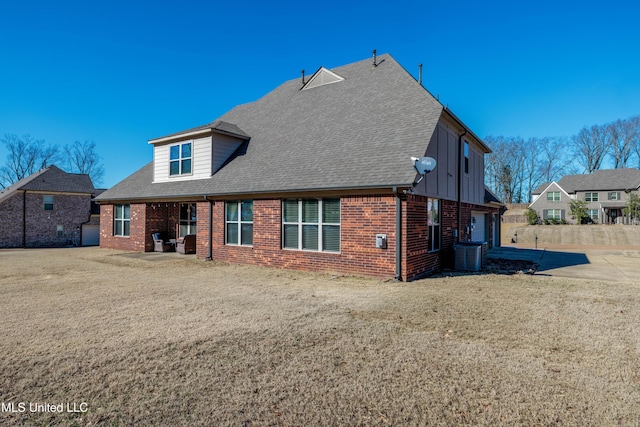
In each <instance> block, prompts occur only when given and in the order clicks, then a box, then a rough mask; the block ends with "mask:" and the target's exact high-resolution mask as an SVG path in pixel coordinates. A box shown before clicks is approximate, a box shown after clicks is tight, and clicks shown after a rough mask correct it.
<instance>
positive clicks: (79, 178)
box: [0, 166, 95, 201]
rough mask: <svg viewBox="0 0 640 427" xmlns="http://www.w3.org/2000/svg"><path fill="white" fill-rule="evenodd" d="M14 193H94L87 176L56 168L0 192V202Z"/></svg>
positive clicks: (32, 175) (39, 173)
mask: <svg viewBox="0 0 640 427" xmlns="http://www.w3.org/2000/svg"><path fill="white" fill-rule="evenodd" d="M16 191H50V192H52V193H87V194H94V193H95V189H94V187H93V183H92V182H91V178H90V177H89V175H86V174H76V173H68V172H65V171H63V170H62V169H60V168H58V167H56V166H49V167H48V168H45V169H42V170H40V171H38V172H35V173H33V174H31V175H29V176H28V177H26V178H23V179H21V180H20V181H18V182H16V183H15V184H12V185H10V186H9V187H7V188H5V189H4V190H2V191H0V201H2V200H4V199H6V198H8V197H10V196H11V195H12V194H13V193H15V192H16Z"/></svg>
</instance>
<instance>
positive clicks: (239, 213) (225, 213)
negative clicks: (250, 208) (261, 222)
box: [224, 200, 253, 248]
mask: <svg viewBox="0 0 640 427" xmlns="http://www.w3.org/2000/svg"><path fill="white" fill-rule="evenodd" d="M244 202H251V204H253V200H237V201H231V202H225V204H224V244H225V245H229V246H245V247H249V248H250V247H253V243H252V244H250V245H247V244H243V243H242V224H251V225H252V227H251V241H252V242H253V220H252V221H243V220H242V203H244ZM230 204H234V205H237V206H238V220H237V221H230V220H228V219H227V208H228V206H229V205H230ZM227 224H236V225H237V226H238V243H229V240H228V239H229V236H228V235H227Z"/></svg>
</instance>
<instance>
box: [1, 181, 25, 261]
mask: <svg viewBox="0 0 640 427" xmlns="http://www.w3.org/2000/svg"><path fill="white" fill-rule="evenodd" d="M22 197H23V193H16V194H14V195H13V196H11V197H9V198H8V199H6V200H4V201H3V202H2V203H0V248H19V247H22V245H23V242H22V230H23V228H22V203H23V201H22Z"/></svg>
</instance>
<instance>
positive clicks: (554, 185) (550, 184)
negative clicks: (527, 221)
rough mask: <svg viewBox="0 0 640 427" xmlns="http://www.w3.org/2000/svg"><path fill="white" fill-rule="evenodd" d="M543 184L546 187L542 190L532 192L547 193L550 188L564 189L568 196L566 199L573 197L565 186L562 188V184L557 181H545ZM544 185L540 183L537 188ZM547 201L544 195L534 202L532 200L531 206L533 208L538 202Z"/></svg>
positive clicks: (553, 189) (554, 189)
mask: <svg viewBox="0 0 640 427" xmlns="http://www.w3.org/2000/svg"><path fill="white" fill-rule="evenodd" d="M542 185H544V186H545V187H544V188H543V189H542V190H540V192H539V193H532V194H543V193H546V192H547V191H549V190H551V191H562V192H563V193H564V194H565V195H566V198H565V199H564V200H569V199H571V196H570V195H569V193H568V192H567V191H566V190H565V189H564V188H562V187H561V186H560V185H558V183H557V182H555V181H552V182H545V183H544V184H542ZM542 185H540V186H539V187H538V188H536V190H538V189H539V188H542ZM545 202H546V199H545V198H544V197H538V198H537V199H535V200H534V201H533V202H531V204H530V205H529V207H531V208H532V207H533V206H534V205H536V204H539V203H545Z"/></svg>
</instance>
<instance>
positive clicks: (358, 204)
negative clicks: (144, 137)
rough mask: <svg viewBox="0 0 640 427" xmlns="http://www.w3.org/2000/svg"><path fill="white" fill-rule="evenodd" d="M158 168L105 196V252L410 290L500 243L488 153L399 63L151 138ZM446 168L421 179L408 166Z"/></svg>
mask: <svg viewBox="0 0 640 427" xmlns="http://www.w3.org/2000/svg"><path fill="white" fill-rule="evenodd" d="M149 144H151V145H152V146H153V150H154V155H153V157H154V159H153V161H152V162H151V163H149V164H148V165H146V166H144V167H143V168H142V169H140V170H138V171H137V172H135V173H133V174H132V175H131V176H129V177H128V178H126V179H125V180H123V181H122V182H120V183H118V184H117V185H115V186H114V187H113V188H111V189H109V190H107V191H106V192H105V193H103V194H102V195H101V196H99V197H98V200H99V202H100V205H101V221H100V224H101V236H100V242H101V243H100V244H101V246H102V247H105V248H114V249H122V250H133V251H152V250H153V249H154V243H153V240H152V237H151V236H152V234H153V233H156V232H160V233H162V234H164V235H165V236H166V238H168V239H172V238H180V237H182V236H184V235H186V234H195V235H196V246H197V250H196V253H197V257H199V258H201V259H214V260H224V261H229V262H239V263H249V264H257V265H267V266H276V267H282V268H295V269H304V270H315V271H334V272H339V273H347V274H361V275H371V276H377V277H383V278H396V279H399V280H411V279H414V278H416V277H420V276H424V275H427V274H431V273H433V272H436V271H438V270H440V269H441V268H443V267H452V266H453V260H454V253H453V251H454V249H453V248H454V244H455V243H456V242H457V241H459V240H469V239H473V240H482V241H487V242H489V245H490V246H492V245H494V244H496V245H497V244H498V242H499V239H496V237H495V236H496V235H499V234H497V233H496V232H497V230H498V227H499V224H500V221H499V215H500V213H499V208H500V206H501V205H500V203H499V202H498V201H497V200H495V199H493V198H490V197H489V198H486V196H487V193H486V191H485V187H484V155H485V154H486V153H489V152H490V150H489V148H488V147H487V146H486V145H485V144H484V143H483V142H482V141H481V140H480V138H478V137H477V136H476V135H475V134H474V133H473V132H472V131H471V130H470V129H469V128H468V127H467V126H465V125H464V123H463V122H462V121H461V120H460V119H459V118H457V117H456V116H455V115H454V114H453V113H452V112H451V111H450V110H449V109H448V108H446V107H444V106H443V105H442V104H440V102H439V101H438V100H436V99H435V98H434V97H433V96H432V95H431V94H430V93H429V92H428V91H427V90H426V89H425V88H424V87H422V85H421V84H420V83H419V82H417V81H416V80H415V79H414V78H413V77H412V76H411V75H410V74H409V73H407V72H406V71H405V70H404V68H402V67H401V66H400V65H399V64H398V63H397V62H396V61H395V60H394V59H393V58H392V57H391V56H390V55H382V56H378V57H375V56H374V58H373V60H365V61H360V62H356V63H353V64H349V65H345V66H342V67H338V68H335V69H332V70H329V69H326V68H324V67H321V68H320V69H319V70H318V71H317V72H316V73H314V74H313V75H312V76H311V77H308V78H306V79H305V77H304V75H303V77H302V78H301V79H300V78H299V79H295V80H290V81H287V82H285V83H283V84H282V85H281V86H279V87H278V88H276V89H275V90H273V91H272V92H270V93H268V94H267V95H265V96H264V97H262V98H260V99H258V100H257V101H255V102H252V103H249V104H244V105H240V106H238V107H235V108H233V109H232V110H230V111H229V112H228V113H226V114H224V115H223V116H221V117H220V118H218V119H217V120H215V121H214V122H212V123H209V124H207V125H204V126H200V127H196V128H192V129H188V130H185V131H182V132H178V133H174V134H171V135H167V136H164V137H160V138H156V139H152V140H150V141H149ZM412 156H414V157H421V156H428V157H432V158H434V159H436V160H437V166H436V168H435V170H433V171H432V172H430V173H428V174H427V175H425V176H424V178H423V179H420V176H419V175H418V174H417V173H416V169H415V168H414V164H413V162H412V160H411V157H412Z"/></svg>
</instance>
